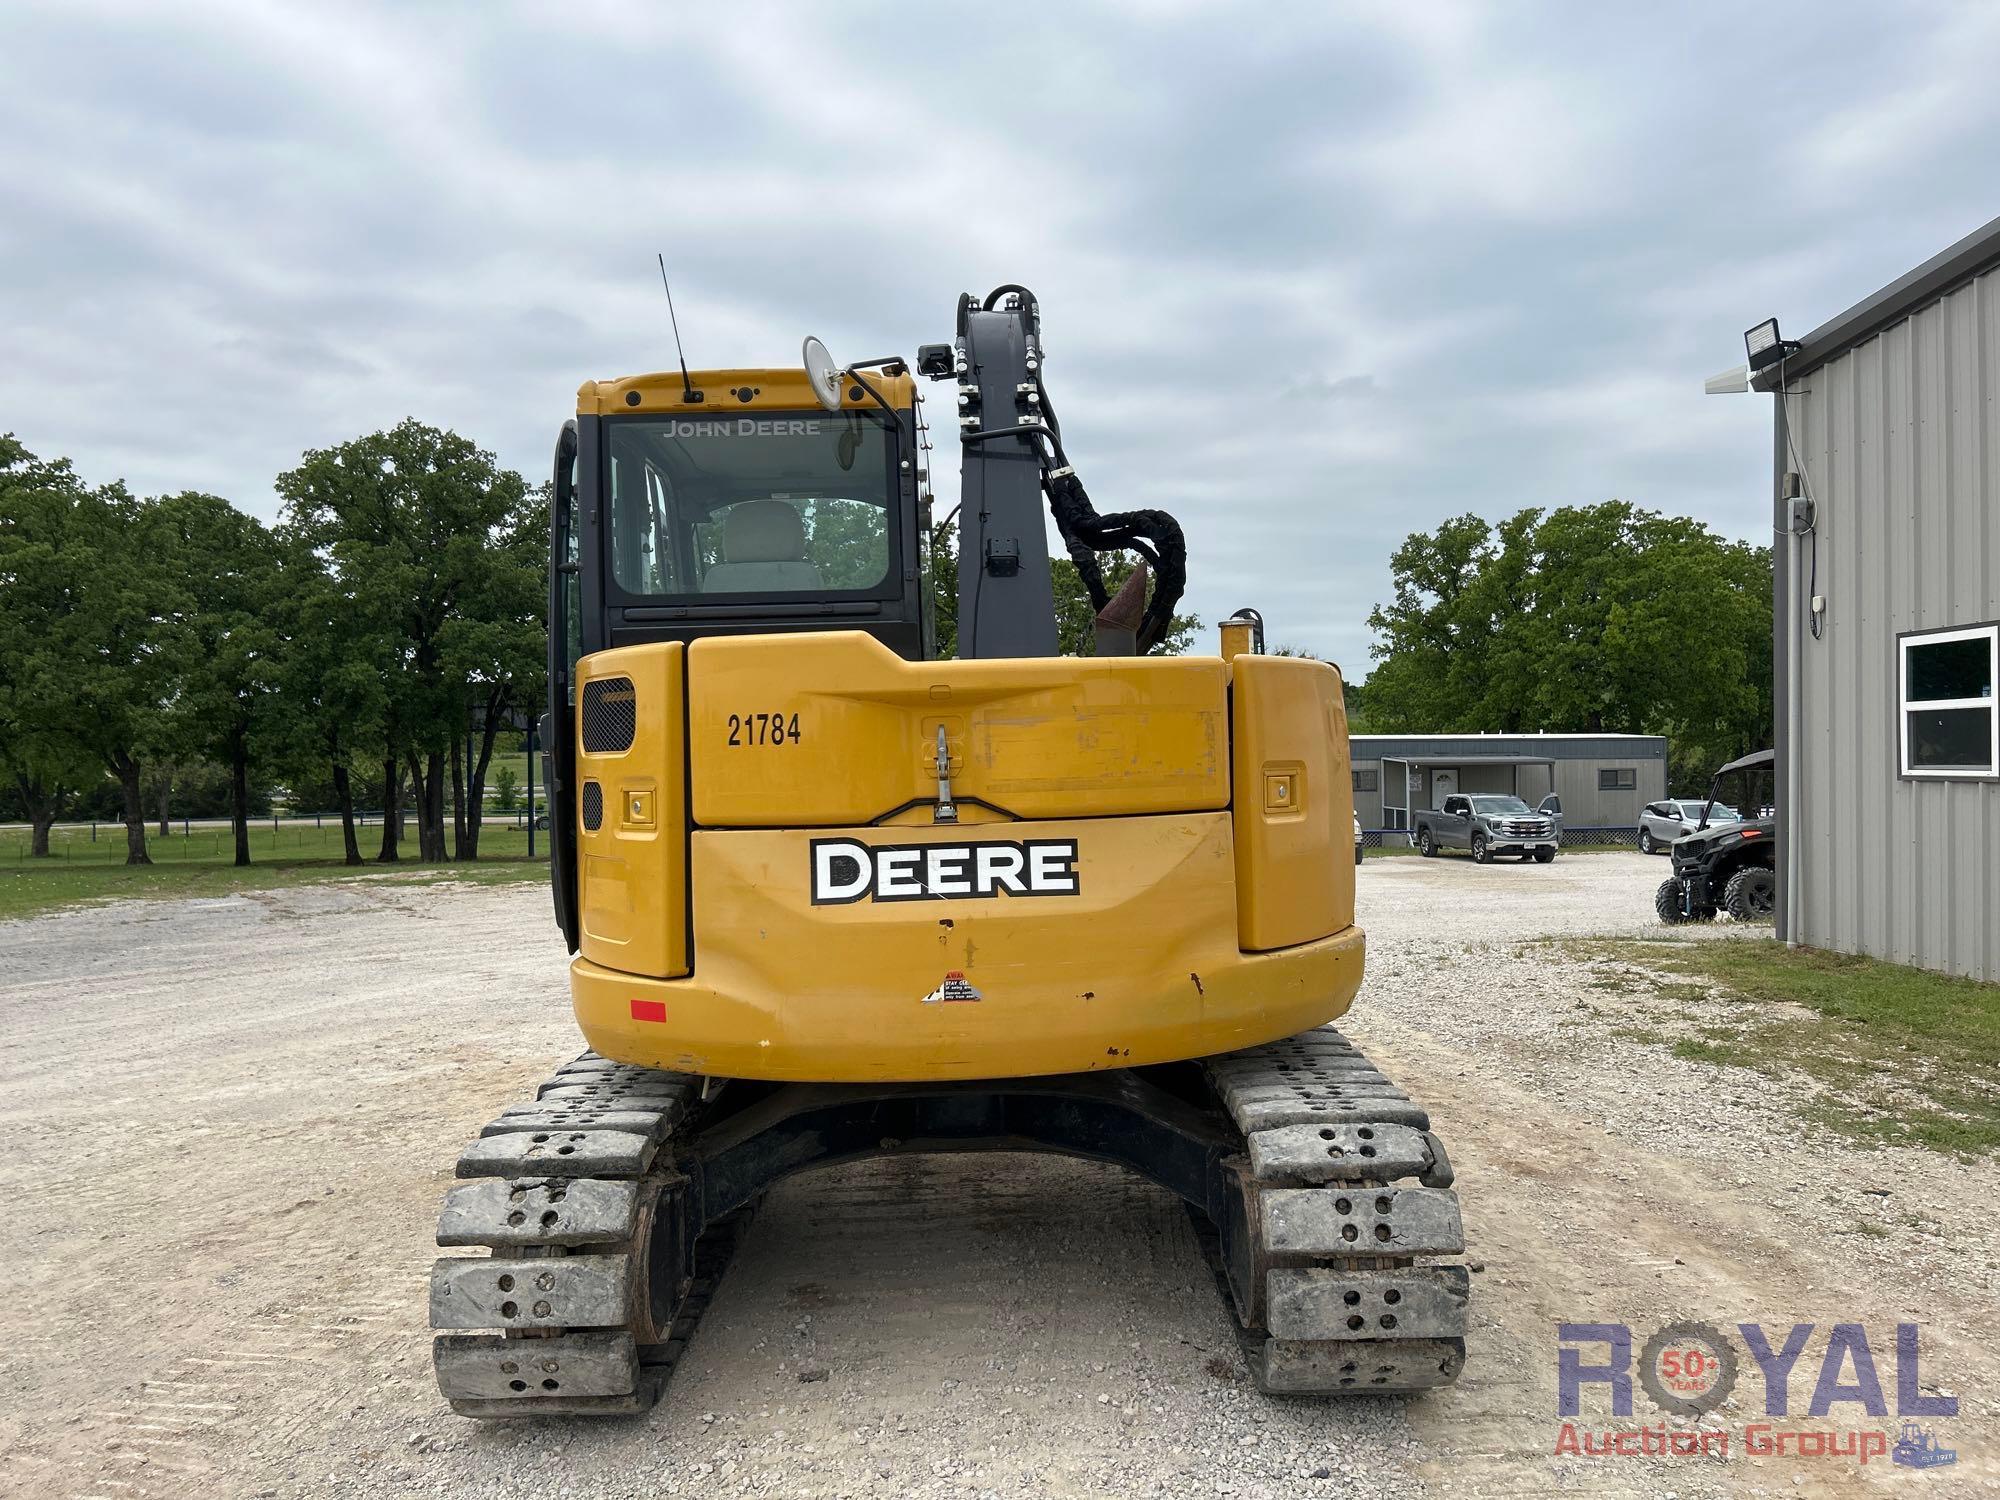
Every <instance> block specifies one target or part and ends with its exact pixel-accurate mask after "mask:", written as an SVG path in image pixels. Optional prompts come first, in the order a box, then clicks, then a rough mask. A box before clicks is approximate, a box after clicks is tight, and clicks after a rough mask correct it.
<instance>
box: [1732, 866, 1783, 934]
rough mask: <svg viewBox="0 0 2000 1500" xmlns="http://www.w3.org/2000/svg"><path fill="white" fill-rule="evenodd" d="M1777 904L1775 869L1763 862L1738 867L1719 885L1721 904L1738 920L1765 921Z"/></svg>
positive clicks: (1768, 918) (1776, 875) (1776, 876)
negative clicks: (1741, 868)
mask: <svg viewBox="0 0 2000 1500" xmlns="http://www.w3.org/2000/svg"><path fill="white" fill-rule="evenodd" d="M1777 904H1778V874H1777V871H1775V870H1769V869H1766V868H1765V867H1764V866H1763V865H1752V866H1750V867H1749V868H1747V869H1743V870H1738V871H1737V872H1736V873H1735V874H1734V875H1732V876H1730V877H1729V884H1728V885H1726V886H1724V887H1723V888H1722V905H1723V907H1724V909H1725V910H1727V911H1728V913H1729V915H1730V916H1732V917H1734V918H1735V919H1736V920H1737V921H1739V922H1764V921H1769V920H1770V916H1771V912H1772V909H1773V908H1774V907H1776V906H1777Z"/></svg>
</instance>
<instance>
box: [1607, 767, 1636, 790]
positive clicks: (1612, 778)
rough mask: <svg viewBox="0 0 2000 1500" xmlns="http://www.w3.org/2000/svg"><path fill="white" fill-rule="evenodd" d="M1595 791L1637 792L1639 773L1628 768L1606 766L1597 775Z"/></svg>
mask: <svg viewBox="0 0 2000 1500" xmlns="http://www.w3.org/2000/svg"><path fill="white" fill-rule="evenodd" d="M1597 789H1598V790H1599V791H1600V792H1636V791H1638V790H1639V773H1638V772H1637V771H1635V770H1633V769H1632V768H1631V767H1630V766H1606V767H1604V768H1603V769H1602V770H1600V771H1599V772H1598V773H1597Z"/></svg>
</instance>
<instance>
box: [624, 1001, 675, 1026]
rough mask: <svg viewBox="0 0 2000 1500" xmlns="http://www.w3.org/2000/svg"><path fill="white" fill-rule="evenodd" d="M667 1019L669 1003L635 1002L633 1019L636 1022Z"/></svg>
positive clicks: (633, 1004) (633, 1003)
mask: <svg viewBox="0 0 2000 1500" xmlns="http://www.w3.org/2000/svg"><path fill="white" fill-rule="evenodd" d="M666 1018H667V1002H666V1001H664V1000H634V1001H633V1002H632V1019H633V1020H635V1021H664V1020H666Z"/></svg>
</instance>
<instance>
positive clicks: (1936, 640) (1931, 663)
mask: <svg viewBox="0 0 2000 1500" xmlns="http://www.w3.org/2000/svg"><path fill="white" fill-rule="evenodd" d="M1900 640H1901V646H1902V672H1901V683H1902V703H1901V711H1902V721H1903V723H1902V736H1903V774H1904V775H1905V776H1996V775H2000V702H1996V700H1995V698H1994V696H1993V694H1994V684H1995V682H1996V681H2000V625H1973V626H1969V627H1967V628H1965V629H1962V630H1927V631H1925V632H1923V633H1922V634H1920V635H1906V636H1903V637H1901V638H1900Z"/></svg>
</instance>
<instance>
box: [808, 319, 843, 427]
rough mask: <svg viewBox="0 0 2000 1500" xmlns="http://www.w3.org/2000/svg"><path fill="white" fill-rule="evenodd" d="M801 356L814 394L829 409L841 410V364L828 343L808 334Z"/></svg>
mask: <svg viewBox="0 0 2000 1500" xmlns="http://www.w3.org/2000/svg"><path fill="white" fill-rule="evenodd" d="M800 357H801V359H802V360H803V361H804V363H805V367H806V381H807V383H809V384H810V385H811V386H812V390H813V395H815V396H817V397H818V398H819V404H820V405H821V406H823V407H825V408H826V409H827V410H828V411H839V410H840V366H839V365H837V364H835V363H834V361H833V356H832V355H831V354H829V353H828V352H827V348H826V345H824V344H822V343H821V342H820V341H819V340H818V339H816V338H813V337H811V336H808V337H807V339H806V341H805V345H804V347H803V349H801V351H800Z"/></svg>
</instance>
